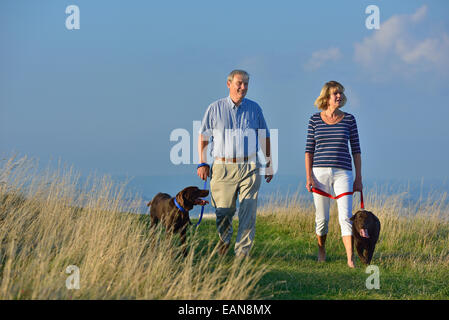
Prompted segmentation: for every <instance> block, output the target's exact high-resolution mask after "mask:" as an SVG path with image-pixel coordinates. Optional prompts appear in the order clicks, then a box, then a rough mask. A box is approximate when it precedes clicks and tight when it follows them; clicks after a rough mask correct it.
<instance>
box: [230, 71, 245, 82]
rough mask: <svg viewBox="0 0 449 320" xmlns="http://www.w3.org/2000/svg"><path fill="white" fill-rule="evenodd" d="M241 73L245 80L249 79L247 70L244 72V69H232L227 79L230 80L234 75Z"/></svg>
mask: <svg viewBox="0 0 449 320" xmlns="http://www.w3.org/2000/svg"><path fill="white" fill-rule="evenodd" d="M237 74H238V75H241V76H242V77H243V78H244V79H246V80H247V81H249V74H248V72H246V71H245V70H239V69H236V70H232V71H231V73H230V74H229V75H228V81H232V80H233V79H234V76H235V75H237Z"/></svg>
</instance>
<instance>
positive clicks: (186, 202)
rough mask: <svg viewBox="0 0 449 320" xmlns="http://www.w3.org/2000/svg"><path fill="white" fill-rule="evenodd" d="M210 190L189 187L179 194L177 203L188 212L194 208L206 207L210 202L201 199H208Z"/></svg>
mask: <svg viewBox="0 0 449 320" xmlns="http://www.w3.org/2000/svg"><path fill="white" fill-rule="evenodd" d="M208 195H209V190H202V189H198V188H197V187H187V188H184V189H183V190H181V191H180V192H178V194H177V195H176V201H177V202H178V203H179V204H180V205H181V206H182V207H183V208H184V209H186V210H187V211H190V210H192V209H193V206H196V205H200V206H204V205H206V204H208V203H209V202H208V201H206V200H203V199H201V198H204V197H207V196H208Z"/></svg>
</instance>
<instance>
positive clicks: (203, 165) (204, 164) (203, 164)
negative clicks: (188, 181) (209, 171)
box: [196, 162, 210, 169]
mask: <svg viewBox="0 0 449 320" xmlns="http://www.w3.org/2000/svg"><path fill="white" fill-rule="evenodd" d="M206 166H207V167H210V166H209V164H207V163H205V162H203V163H200V164H199V165H198V167H196V168H197V169H199V168H201V167H206Z"/></svg>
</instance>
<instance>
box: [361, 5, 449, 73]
mask: <svg viewBox="0 0 449 320" xmlns="http://www.w3.org/2000/svg"><path fill="white" fill-rule="evenodd" d="M426 16H427V6H422V7H421V8H419V9H418V10H417V11H416V12H415V13H413V14H410V15H395V16H392V17H391V18H389V19H388V20H386V21H385V22H384V23H382V24H381V25H380V29H379V30H377V31H373V34H372V35H371V36H369V37H366V38H365V39H363V40H362V41H361V42H360V43H355V45H354V49H355V50H354V61H355V62H356V63H359V64H360V65H362V66H363V67H365V68H366V69H367V70H370V71H371V72H372V73H380V72H385V71H393V72H396V73H403V74H410V73H413V72H418V71H435V70H438V71H449V35H448V34H447V33H444V32H443V33H441V34H438V35H432V36H424V38H423V37H422V36H421V38H418V36H416V34H415V30H417V28H421V29H419V31H420V32H419V34H422V33H423V32H422V31H423V30H424V29H422V25H421V24H422V22H423V21H425V18H426ZM424 31H425V30H424Z"/></svg>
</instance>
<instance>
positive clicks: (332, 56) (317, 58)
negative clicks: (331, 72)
mask: <svg viewBox="0 0 449 320" xmlns="http://www.w3.org/2000/svg"><path fill="white" fill-rule="evenodd" d="M341 57H342V55H341V52H340V49H339V48H329V49H324V50H318V51H315V52H314V53H312V56H311V57H310V59H309V61H307V62H306V63H305V64H304V68H305V69H307V70H316V69H318V68H320V67H321V66H322V65H324V64H325V63H326V62H328V61H337V60H339V59H340V58H341Z"/></svg>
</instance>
